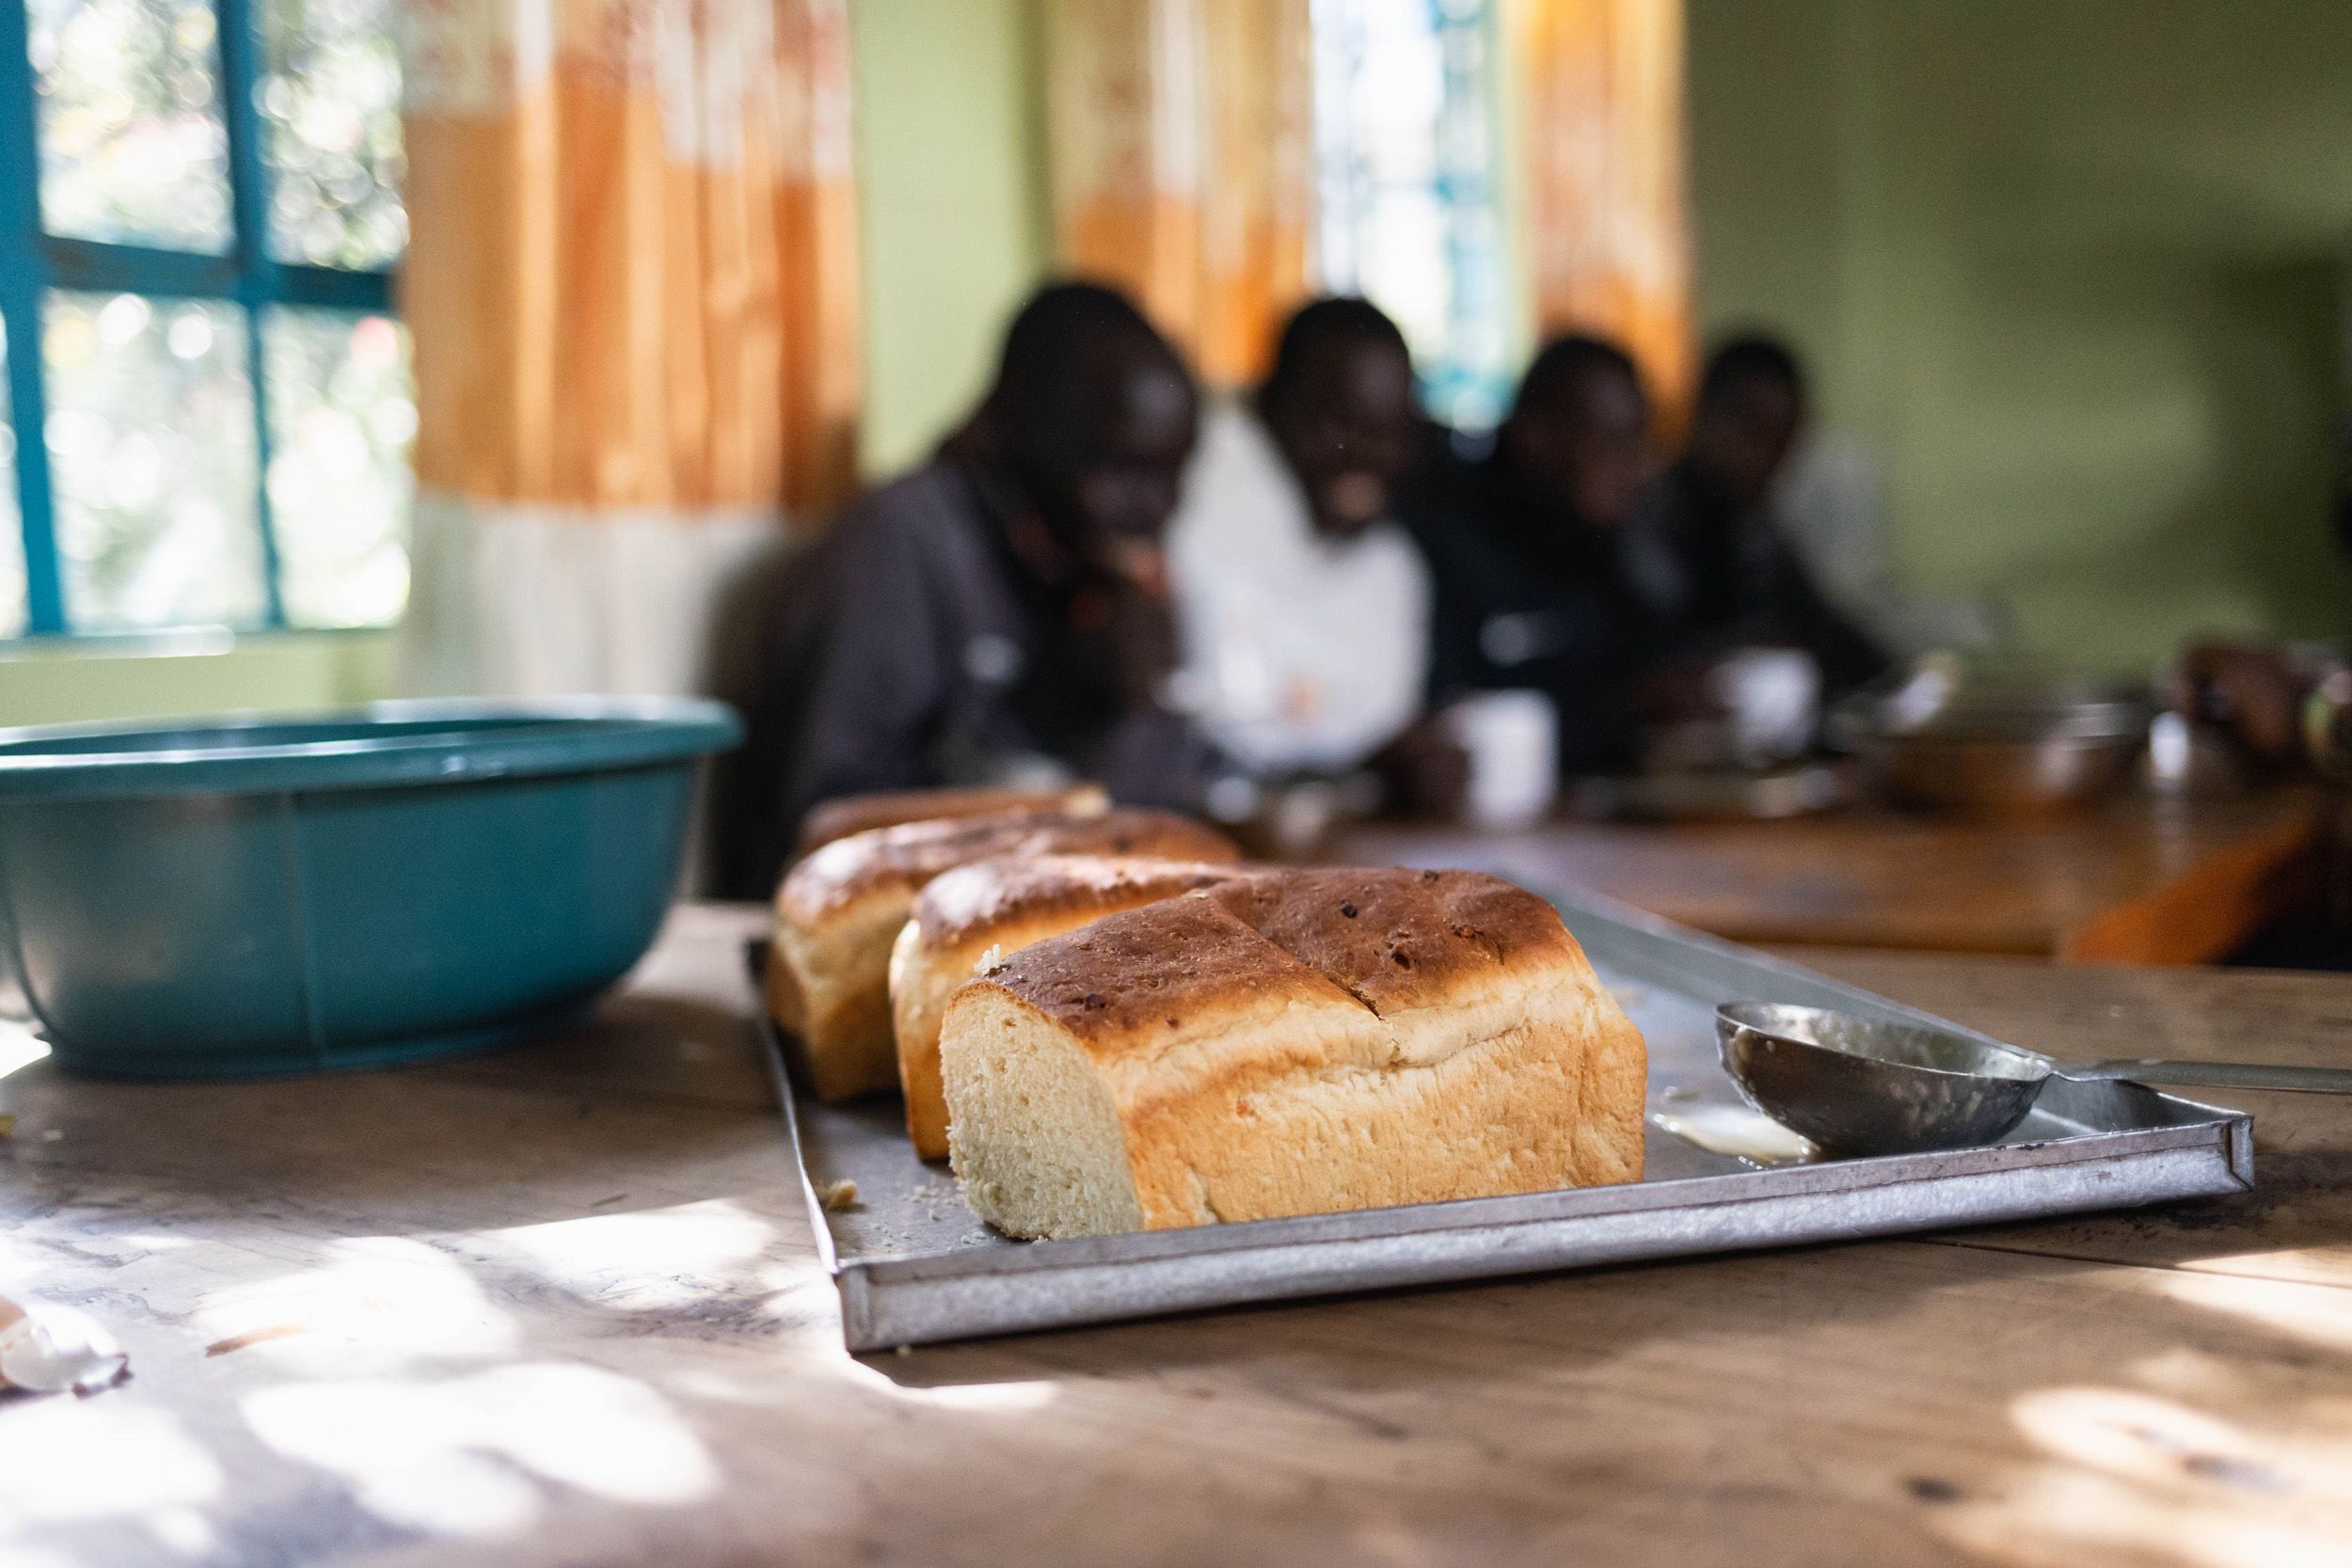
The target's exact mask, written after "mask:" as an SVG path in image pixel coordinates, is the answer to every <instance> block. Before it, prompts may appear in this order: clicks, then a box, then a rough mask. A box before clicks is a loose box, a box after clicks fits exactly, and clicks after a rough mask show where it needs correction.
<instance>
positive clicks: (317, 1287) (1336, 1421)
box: [0, 909, 2352, 1568]
mask: <svg viewBox="0 0 2352 1568" xmlns="http://www.w3.org/2000/svg"><path fill="white" fill-rule="evenodd" d="M751 918H752V917H751V916H749V915H748V914H746V913H744V912H742V911H714V910H708V909H704V910H688V911H682V912H681V914H680V915H679V917H678V918H677V920H676V922H675V926H674V927H673V929H672V931H671V933H670V935H669V936H668V938H667V939H666V941H665V942H664V944H663V946H662V947H661V948H660V951H659V953H658V955H657V957H656V958H655V959H654V960H653V961H652V962H651V963H650V964H649V966H648V967H647V969H646V970H645V971H644V974H643V975H642V976H641V978H640V980H639V981H638V983H637V985H636V987H635V989H634V990H633V991H632V993H631V994H630V995H628V997H626V998H625V999H623V1000H621V1001H619V1002H617V1003H615V1004H613V1005H612V1006H611V1007H610V1008H609V1009H608V1010H607V1012H606V1014H605V1015H604V1017H603V1018H602V1019H601V1020H600V1021H598V1022H596V1024H595V1025H594V1026H592V1027H590V1028H588V1029H586V1030H585V1031H584V1032H582V1033H581V1034H580V1035H578V1036H576V1037H572V1038H570V1039H567V1040H564V1041H561V1042H556V1043H550V1044H547V1045H542V1046H536V1047H532V1048H527V1049H523V1050H519V1051H516V1052H512V1053H506V1054H503V1055H499V1056H493V1057H486V1058H484V1059H481V1060H478V1061H473V1062H469V1063H463V1064H453V1065H449V1066H442V1067H435V1068H430V1069H412V1070H408V1071H404V1072H385V1073H370V1074H362V1075H353V1076H347V1077H340V1078H332V1079H320V1080H311V1081H307V1082H294V1083H278V1084H253V1085H214V1086H180V1087H166V1086H140V1085H109V1084H97V1083H85V1082H76V1081H73V1080H70V1079H67V1078H64V1077H62V1076H61V1075H59V1074H57V1073H56V1072H55V1071H54V1070H53V1069H50V1068H49V1067H48V1066H47V1065H46V1064H39V1063H37V1064H34V1065H31V1066H27V1067H24V1068H22V1069H19V1070H17V1071H16V1072H14V1073H13V1074H12V1075H10V1076H8V1077H7V1078H6V1079H4V1080H0V1101H5V1106H6V1108H7V1109H8V1110H12V1111H13V1112H15V1113H16V1115H17V1116H18V1117H19V1118H20V1119H19V1123H18V1127H17V1132H16V1135H15V1137H14V1139H13V1141H12V1143H10V1144H8V1145H7V1146H0V1169H5V1171H6V1173H7V1174H6V1180H4V1181H0V1198H4V1200H5V1208H4V1212H5V1214H6V1220H5V1227H6V1228H5V1230H0V1246H4V1247H5V1257H6V1259H7V1261H6V1264H5V1271H4V1272H5V1275H6V1277H8V1278H10V1279H12V1280H14V1281H17V1282H19V1283H21V1284H23V1285H24V1286H28V1287H31V1288H34V1289H37V1290H39V1291H43V1292H45V1293H48V1294H50V1295H53V1296H55V1297H57V1298H60V1299H63V1300H65V1301H69V1302H72V1303H75V1304H78V1305H80V1306H82V1307H86V1308H87V1310H89V1311H91V1312H93V1313H95V1314H97V1315H98V1316H100V1317H101V1318H102V1319H103V1320H105V1321H106V1322H108V1323H111V1324H112V1325H113V1326H114V1327H115V1328H116V1329H117V1331H118V1332H119V1333H120V1335H121V1336H122V1337H123V1338H124V1340H125V1341H126V1343H127V1344H128V1346H129V1348H130V1350H131V1351H132V1353H133V1354H134V1356H135V1369H136V1376H135V1380H134V1381H132V1382H131V1383H129V1384H128V1385H126V1386H122V1387H119V1388H117V1389H114V1390H112V1391H109V1392H107V1393H103V1394H101V1395H98V1396H96V1397H93V1398H90V1399H87V1400H80V1401H76V1400H72V1399H48V1400H29V1399H14V1400H9V1401H6V1402H0V1560H7V1561H8V1562H10V1563H15V1564H25V1565H41V1568H48V1565H55V1564H67V1563H75V1564H80V1563H87V1564H101V1563H103V1564H107V1565H110V1568H111V1565H116V1564H121V1565H131V1568H135V1565H141V1564H171V1565H175V1568H186V1565H205V1564H230V1563H234V1564H248V1563H274V1564H275V1563H315V1562H336V1563H359V1562H364V1563H369V1564H409V1563H435V1564H452V1563H466V1564H474V1563H479V1564H494V1563H495V1564H558V1563H560V1564H567V1565H586V1564H643V1563H658V1564H660V1565H662V1568H694V1565H701V1564H712V1565H718V1564H736V1565H740V1564H750V1563H767V1562H775V1563H785V1562H790V1563H826V1562H858V1563H949V1564H958V1563H970V1564H983V1565H992V1568H993V1565H1002V1564H1008V1563H1020V1564H1024V1565H1027V1564H1044V1565H1050V1564H1062V1563H1068V1564H1088V1565H1094V1564H1104V1563H1114V1562H1116V1563H1143V1564H1177V1563H1184V1564H1193V1563H1198V1564H1220V1565H1221V1564H1238V1563H1251V1562H1276V1563H1284V1564H1294V1563H1295V1564H1320V1563H1327V1562H1334V1561H1360V1562H1375V1563H1457V1562H1468V1561H1479V1562H1493V1563H1503V1564H1517V1563H1527V1564H1543V1565H1545V1568H1555V1565H1557V1564H1559V1563H1562V1562H1567V1561H1590V1562H1606V1563H1613V1564H1616V1563H1637V1564H1638V1563H1658V1564H1668V1565H1672V1568H1695V1565H1704V1564H1716V1563H1721V1564H1725V1565H1737V1568H1762V1565H1768V1564H1778V1563H1789V1564H1807V1565H1819V1564H1843V1563H1852V1564H1870V1565H1878V1564H1884V1563H1891V1562H1903V1563H1954V1564H1958V1563H1977V1564H1982V1563H2000V1564H2052V1565H2058V1564H2068V1565H2072V1564H2116V1563H2151V1564H2171V1565H2191V1564H2193V1565H2201V1568H2254V1565H2273V1564H2277V1565H2283V1564H2289V1563H2296V1564H2302V1563H2320V1562H2339V1561H2342V1560H2344V1557H2345V1554H2346V1552H2347V1550H2348V1549H2352V1547H2347V1543H2352V1483H2347V1481H2346V1477H2347V1475H2352V1197H2347V1196H2346V1191H2345V1182H2346V1178H2347V1177H2352V1113H2347V1112H2346V1111H2345V1110H2344V1109H2343V1108H2341V1107H2339V1106H2337V1105H2336V1104H2335V1103H2333V1102H2331V1101H2323V1100H2318V1099H2310V1100H2303V1101H2296V1100H2295V1099H2294V1098H2293V1097H2283V1096H2281V1097H2270V1098H2266V1099H2265V1098H2261V1097H2256V1096H2251V1095H2249V1096H2246V1097H2243V1102H2244V1103H2245V1104H2246V1105H2248V1106H2249V1107H2250V1108H2253V1109H2255V1110H2256V1111H2257V1113H2258V1115H2259V1116H2260V1117H2261V1118H2262V1120H2261V1123H2260V1126H2261V1129H2262V1136H2261V1140H2260V1143H2261V1148H2262V1153H2261V1156H2260V1160H2261V1176H2262V1181H2263V1187H2262V1190H2261V1192H2260V1193H2259V1194H2258V1195H2254V1196H2248V1197H2245V1198H2242V1199H2234V1200H2227V1201H2210V1202H2201V1203H2196V1204H2188V1205H2183V1206H2179V1207H2176V1208H2172V1209H2168V1210H2159V1211H2147V1212H2138V1213H2133V1214H2123V1215H2116V1216H2109V1217H2106V1218H2096V1219H2077V1220H2065V1221H2058V1222H2052V1223H2048V1224H2042V1225H2032V1226H2013V1227H2003V1228H1999V1229H1987V1230H1978V1231H1971V1232H1966V1233H1962V1234H1956V1235H1946V1236H1939V1237H1932V1238H1920V1239H1914V1240H1902V1241H1880V1242H1871V1243H1854V1244H1851V1245H1847V1246H1839V1247H1821V1248H1812V1249H1807V1250H1803V1251H1793V1252H1783V1253H1773V1254H1760V1255H1755V1256H1748V1257H1736V1258H1724V1259H1712V1260H1707V1261H1694V1262H1688V1263H1680V1264H1673V1265H1664V1266H1647V1267H1639V1268H1626V1269H1618V1270H1609V1271H1601V1272H1597V1273H1590V1274H1584V1275H1554V1276H1549V1277H1543V1278H1537V1279H1533V1280H1527V1281H1520V1282H1515V1283H1505V1284H1499V1285H1489V1286H1479V1287H1466V1288H1460V1289H1452V1290H1438V1291H1417V1292H1412V1293H1406V1294H1399V1295H1393V1296H1389V1297H1383V1298H1375V1299H1357V1300H1344V1301H1332V1302H1327V1303H1320V1304H1314V1305H1307V1306H1292V1307H1275V1308H1264V1309H1255V1310H1248V1311H1234V1312H1225V1313H1216V1314H1210V1315H1203V1316H1198V1317H1193V1318H1187V1319H1182V1320H1177V1321H1173V1322H1164V1323H1138V1324H1131V1325H1126V1326H1120V1327H1113V1328H1104V1329H1094V1330H1086V1331H1079V1332H1071V1333H1063V1334H1056V1335H1047V1336H1037V1337H1032V1338H1023V1339H1011V1340H1004V1341H999V1342H995V1343H988V1344H976V1345H968V1346H957V1347H945V1348H937V1349H928V1350H922V1351H916V1352H914V1353H912V1354H902V1355H883V1356H879V1357H873V1358H869V1359H866V1360H853V1359H851V1358H850V1356H848V1355H847V1354H844V1353H843V1352H842V1350H841V1340H840V1332H839V1323H838V1320H837V1318H836V1315H835V1309H834V1296H833V1291H832V1289H831V1287H830V1285H829V1284H828V1282H827V1281H826V1279H825V1277H824V1276H823V1275H822V1274H821V1273H820V1272H819V1270H818V1267H817V1265H816V1262H815V1260H814V1258H813V1256H812V1253H811V1248H810V1243H809V1233H808V1229H807V1227H806V1224H805V1221H804V1220H803V1215H802V1213H801V1211H800V1208H799V1204H798V1202H797V1200H796V1197H795V1196H794V1193H793V1190H792V1188H791V1187H790V1186H789V1185H788V1184H787V1170H786V1157H785V1152H784V1148H783V1144H782V1135H781V1130H780V1128H779V1126H778V1123H777V1120H776V1117H775V1115H774V1113H773V1111H772V1109H771V1106H770V1105H769V1104H768V1102H767V1095H766V1092H765V1090H764V1088H763V1087H762V1083H761V1079H760V1075H759V1073H758V1070H757V1069H756V1067H755V1059H754V1056H753V1054H752V1050H751V1047H750V1045H749V1043H748V1040H747V1036H746V1032H745V1030H744V1028H743V1026H742V1022H741V1017H740V1015H741V1013H742V1010H743V1008H744V1006H745V996H744V992H743V988H742V986H741V984H740V982H739V977H738V976H739V971H738V967H737V953H736V943H737V942H738V941H739V938H740V936H741V935H742V933H743V932H744V931H745V930H746V929H748V928H749V923H750V920H751ZM1820 961H1821V962H1822V963H1823V964H1824V965H1825V966H1826V967H1828V968H1829V969H1831V970H1832V971H1833V972H1835V973H1837V974H1844V975H1848V976H1851V977H1852V978H1855V979H1857V980H1860V981H1862V982H1864V983H1866V984H1870V985H1874V986H1878V987H1880V988H1882V989H1883V990H1888V991H1890V992H1892V993H1894V994H1896V995H1899V996H1902V997H1905V998H1907V999H1910V1000H1913V1001H1915V1002H1919V1003H1923V1004H1925V1005H1927V1006H1932V1007H1937V1008H1941V1009H1944V1010H1946V1011H1948V1012H1949V1013H1952V1014H1954V1015H1957V1016H1958V1017H1960V1018H1963V1019H1965V1020H1967V1021H1969V1022H1975V1023H1979V1024H1981V1025H1984V1026H1986V1027H1988V1028H1991V1029H1994V1030H1998V1031H2003V1032H2006V1033H2009V1034H2011V1035H2013V1036H2015V1037H2021V1038H2025V1039H2028V1040H2031V1041H2033V1042H2035V1043H2037V1044H2041V1045H2044V1046H2047V1047H2051V1048H2054V1049H2058V1050H2064V1051H2072V1052H2079V1053H2084V1054H2087V1055H2108V1054H2120V1053H2125V1052H2147V1051H2164V1052H2173V1053H2183V1054H2197V1053H2208V1052H2214V1051H2219V1050H2224V1049H2229V1048H2232V1047H2235V1046H2239V1045H2244V1044H2255V1043H2259V1044H2260V1045H2262V1046H2263V1047H2265V1049H2267V1050H2269V1051H2271V1052H2274V1053H2278V1054H2280V1055H2281V1056H2283V1057H2286V1058H2288V1059H2292V1060H2299V1061H2342V1060H2344V1059H2345V1058H2346V1056H2347V1054H2352V982H2347V981H2344V980H2340V979H2335V978H2328V977H2313V976H2299V975H2298V976H2277V975H2265V974H2242V973H2237V974H2233V973H2221V972H2202V971H2146V970H2126V969H2112V970H2088V969H2086V970H2057V969H2052V968H2049V967H2046V966H2042V965H2038V964H2032V963H2026V962H2021V961H2013V960H2011V961H2004V960H1990V959H1954V958H1917V957H1903V956H1890V955H1885V954H1874V955H1852V954H1833V955H1828V956H1825V957H1824V958H1821V960H1820Z"/></svg>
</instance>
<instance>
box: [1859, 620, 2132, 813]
mask: <svg viewBox="0 0 2352 1568" xmlns="http://www.w3.org/2000/svg"><path fill="white" fill-rule="evenodd" d="M2153 715H2154V706H2153V704H2152V703H2151V702H2150V701H2149V700H2148V698H2147V696H2146V695H2145V694H2144V693H2142V692H2139V691H2136V690H2133V689H2129V688H2124V687H2116V686H2100V685H2094V684H2092V683H2089V682H2081V681H2070V680H2063V679H2055V678H2047V677H2034V676H2029V675H2017V674H2004V675H1984V674H1979V673H1969V672H1966V671H1964V670H1962V669H1960V668H1959V667H1958V666H1957V665H1955V664H1954V663H1952V662H1950V661H1943V660H1934V659H1930V660H1923V661H1922V662H1921V664H1920V665H1919V666H1918V667H1917V668H1915V669H1914V670H1913V671H1912V672H1911V673H1909V674H1908V675H1907V676H1906V677H1904V678H1902V679H1901V680H1900V681H1899V682H1898V683H1897V684H1895V685H1893V686H1892V687H1889V688H1886V689H1876V690H1870V691H1864V692H1860V693H1857V694H1855V695H1854V696H1852V697H1850V698H1847V699H1846V700H1845V701H1843V702H1841V703H1839V704H1838V705H1836V707H1834V708H1833V709H1832V710H1831V713H1830V718H1829V724H1828V734H1829V736H1830V738H1831V741H1832V743H1833V744H1835V745H1836V746H1838V747H1840V748H1842V749H1844V750H1847V751H1850V752H1852V753H1853V754H1854V755H1855V756H1856V757H1857V758H1858V759H1859V761H1860V763H1861V765H1862V769H1863V776H1864V778H1865V780H1866V782H1867V786H1868V787H1869V788H1870V789H1871V790H1872V791H1873V792H1874V793H1875V794H1877V795H1879V796H1880V797H1881V798H1882V799H1884V800H1889V801H1892V802H1894V803H1895V804H1898V805H1903V806H1910V807H1915V808H1917V809H1920V810H1925V811H1937V812H1948V813H1952V814H1954V815H1958V816H1972V817H1979V818H1983V819H1988V820H1995V821H2014V820H2021V819H2031V818H2036V817H2047V816H2058V815H2062V814H2064V813H2067V812H2071V811H2076V810H2080V809H2081V808H2083V807H2085V806H2089V805H2090V804H2093V803H2094V802H2096V801H2098V800H2104V799H2106V797H2107V796H2109V795H2111V794H2113V793H2114V792H2115V791H2116V790H2117V789H2119V788H2120V787H2122V785H2123V784H2125V783H2126V782H2128V781H2129V780H2130V779H2132V778H2133V776H2134V774H2135V772H2136V771H2137V763H2138V760H2139V756H2140V752H2141V751H2142V750H2143V748H2145V746H2146V745H2147V740H2148V724H2149V721H2150V720H2151V719H2152V718H2153Z"/></svg>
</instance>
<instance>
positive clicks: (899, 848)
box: [768, 811, 1241, 1100]
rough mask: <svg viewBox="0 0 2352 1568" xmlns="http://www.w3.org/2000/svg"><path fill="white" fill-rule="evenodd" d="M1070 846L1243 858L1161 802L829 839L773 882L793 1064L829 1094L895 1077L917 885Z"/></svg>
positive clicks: (775, 957)
mask: <svg viewBox="0 0 2352 1568" xmlns="http://www.w3.org/2000/svg"><path fill="white" fill-rule="evenodd" d="M1065 853H1069V854H1104V855H1150V856H1160V857H1164V858H1166V859H1169V860H1186V861H1234V860H1238V859H1240V858H1241V852H1240V851H1239V850H1237V849H1236V848H1234V847H1233V845H1232V840H1230V839H1228V838H1226V837H1225V836H1224V835H1223V834H1222V833H1219V832H1216V830H1215V829H1213V828H1207V827H1203V826H1202V825H1201V824H1200V823H1198V822H1195V821H1192V820H1191V819H1190V818H1188V817H1183V816H1175V815H1173V814H1171V813H1168V812H1161V811H1112V812H1106V813H1104V814H1103V815H1101V816H1067V815H1064V814H1062V813H1059V812H1006V813H999V814H997V815H995V816H969V817H959V818H951V819H949V820H946V821H941V822H909V823H904V824H902V825H900V826H898V827H895V828H875V829H871V830H869V831H867V832H862V833H852V834H850V836H849V837H848V838H839V839H835V840H834V841H833V842H832V843H831V844H828V845H826V846H825V847H823V848H821V849H819V850H818V851H817V852H816V853H815V854H813V855H811V856H809V857H808V858H807V859H806V860H804V861H803V862H801V863H800V864H798V865H796V866H794V867H793V868H792V870H791V871H790V873H789V874H787V876H786V877H785V879H784V885H783V887H781V888H779V889H778V890H777V892H776V911H775V936H774V940H773V942H772V943H771V948H770V952H769V959H768V1005H769V1010H770V1011H771V1013H772V1014H773V1015H774V1017H775V1020H776V1022H778V1023H779V1024H781V1025H782V1026H783V1027H784V1028H785V1029H786V1030H787V1031H788V1032H790V1033H791V1035H792V1036H793V1037H795V1042H796V1046H797V1049H796V1051H795V1053H794V1054H795V1060H794V1063H793V1066H794V1069H795V1070H796V1072H798V1073H800V1074H802V1075H803V1078H804V1080H805V1082H806V1083H807V1084H808V1085H809V1086H810V1088H811V1089H813V1090H814V1091H815V1092H816V1093H817V1094H818V1095H819V1096H821V1097H822V1098H824V1099H827V1100H840V1099H845V1098H847V1097H849V1096H850V1095H857V1094H866V1093H867V1092H869V1091H872V1090H875V1089H886V1088H890V1087H893V1086H894V1085H897V1084H898V1053H897V1051H896V1050H894V1049H893V1047H892V1044H891V1034H890V946H891V943H892V942H895V941H896V940H897V939H898V928H899V927H901V926H904V925H905V924H906V920H907V911H908V910H909V908H910V907H911V906H912V905H913V904H914V895H916V894H918V893H920V892H921V891H922V890H923V886H924V884H925V883H927V882H929V881H930V879H932V878H934V877H936V876H938V875H939V874H940V873H941V872H943V871H950V870H953V869H954V868H955V867H957V866H959V865H962V864H965V863H968V862H971V861H977V860H986V859H988V858H989V857H991V856H993V855H1050V854H1065Z"/></svg>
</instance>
